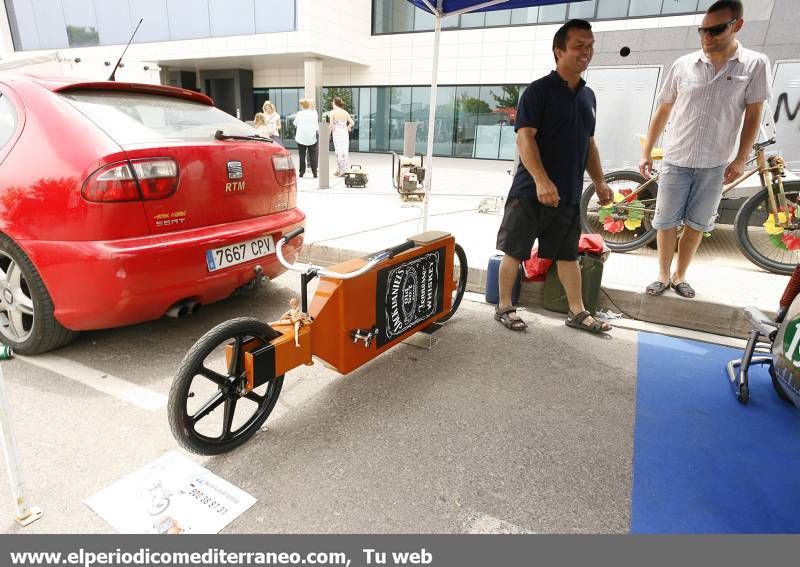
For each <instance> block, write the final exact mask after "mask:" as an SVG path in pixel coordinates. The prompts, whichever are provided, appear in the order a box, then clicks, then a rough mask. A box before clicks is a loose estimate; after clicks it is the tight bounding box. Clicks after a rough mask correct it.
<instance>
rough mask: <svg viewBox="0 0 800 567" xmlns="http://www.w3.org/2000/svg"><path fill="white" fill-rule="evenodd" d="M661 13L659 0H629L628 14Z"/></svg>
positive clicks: (645, 14)
mask: <svg viewBox="0 0 800 567" xmlns="http://www.w3.org/2000/svg"><path fill="white" fill-rule="evenodd" d="M660 13H661V0H631V8H630V10H629V11H628V15H629V16H653V15H656V14H660Z"/></svg>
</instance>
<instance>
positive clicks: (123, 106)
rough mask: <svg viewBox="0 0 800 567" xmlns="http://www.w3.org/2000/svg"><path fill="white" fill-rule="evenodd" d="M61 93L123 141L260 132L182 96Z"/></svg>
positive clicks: (125, 143) (168, 139) (123, 93)
mask: <svg viewBox="0 0 800 567" xmlns="http://www.w3.org/2000/svg"><path fill="white" fill-rule="evenodd" d="M61 95H62V96H63V97H64V98H66V99H67V100H69V101H70V102H71V103H72V104H74V105H75V106H76V107H77V108H78V110H80V111H81V112H82V113H83V114H85V115H86V116H87V117H88V118H89V119H90V120H91V121H92V122H94V123H95V124H97V126H99V127H100V128H101V129H102V130H104V131H105V132H106V133H107V134H108V135H109V136H111V137H112V138H113V139H114V140H115V141H116V142H117V143H119V144H120V145H127V144H141V143H158V142H166V141H183V140H211V139H213V138H214V133H215V132H216V131H217V130H222V131H223V132H225V134H232V135H237V136H251V135H253V134H255V133H256V131H255V129H253V127H251V126H249V125H247V124H245V123H244V122H242V121H240V120H238V119H236V118H234V117H233V116H231V115H230V114H228V113H226V112H223V111H222V110H220V109H218V108H216V107H213V106H208V105H205V104H202V103H199V102H193V101H189V100H182V99H179V98H172V97H168V96H161V95H153V94H145V93H128V92H117V91H75V92H66V93H61Z"/></svg>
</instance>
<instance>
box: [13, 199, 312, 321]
mask: <svg viewBox="0 0 800 567" xmlns="http://www.w3.org/2000/svg"><path fill="white" fill-rule="evenodd" d="M304 220H305V215H304V214H303V213H302V211H300V209H297V208H295V209H291V210H288V211H285V212H283V213H279V214H274V215H269V216H268V217H260V218H257V219H249V220H246V221H240V222H237V223H227V224H224V225H218V226H211V227H204V228H201V229H193V230H187V231H181V232H174V233H168V234H161V235H153V236H146V237H140V238H128V239H122V240H113V241H89V242H87V241H82V242H68V241H57V242H56V241H41V240H40V241H31V240H28V241H23V242H21V243H20V244H21V245H22V247H23V248H24V249H25V251H26V253H27V254H28V255H29V256H30V258H31V260H33V262H34V264H35V265H36V266H37V269H39V273H40V275H41V277H42V279H43V280H44V283H45V285H46V286H47V289H48V291H49V292H50V295H51V297H52V299H53V304H54V305H55V317H56V319H57V320H58V321H59V323H61V324H62V325H63V326H64V327H66V328H68V329H72V330H76V331H78V330H89V329H103V328H109V327H118V326H121V325H129V324H132V323H140V322H142V321H148V320H151V319H157V318H159V317H161V316H162V315H164V314H165V313H166V311H167V310H168V309H169V308H170V307H171V306H172V305H174V304H175V303H176V302H178V301H180V300H183V299H192V300H194V301H198V302H199V303H201V304H206V303H212V302H214V301H218V300H220V299H224V298H226V297H228V296H229V295H230V294H231V293H233V292H234V290H236V289H237V288H238V287H240V286H242V285H245V284H246V283H248V282H250V281H251V280H252V279H253V278H254V277H255V275H256V273H255V266H257V265H259V266H261V267H262V269H263V275H265V276H267V277H270V278H273V277H275V276H277V275H279V274H281V273H283V272H284V271H285V268H284V267H283V266H282V265H281V264H280V263H279V262H278V259H277V257H276V256H275V254H274V252H273V253H272V254H269V255H268V256H264V257H261V258H257V259H255V260H251V261H248V262H246V263H243V264H239V265H236V266H231V267H229V268H225V269H222V270H219V271H215V272H209V271H208V268H207V266H206V260H205V257H206V251H207V250H210V249H213V248H219V247H221V246H227V245H229V244H234V243H237V242H244V241H247V240H250V239H252V238H257V237H259V236H264V235H267V234H271V235H272V237H273V240H274V242H275V243H276V244H277V242H278V239H279V238H280V237H281V236H282V235H283V234H285V233H286V232H288V231H290V230H292V229H294V228H296V227H298V226H302V225H303V224H304ZM302 240H303V239H302V237H298V238H296V239H294V240H292V242H291V244H290V245H287V246H286V248H285V249H284V253H285V255H286V256H287V257H288V258H290V259H291V258H292V257H293V256H294V255H295V254H296V253H297V251H298V249H299V247H300V246H302Z"/></svg>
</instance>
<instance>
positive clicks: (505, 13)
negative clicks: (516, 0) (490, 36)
mask: <svg viewBox="0 0 800 567" xmlns="http://www.w3.org/2000/svg"><path fill="white" fill-rule="evenodd" d="M510 23H511V10H492V11H491V12H486V25H487V26H507V25H508V24H510Z"/></svg>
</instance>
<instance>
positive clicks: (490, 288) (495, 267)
mask: <svg viewBox="0 0 800 567" xmlns="http://www.w3.org/2000/svg"><path fill="white" fill-rule="evenodd" d="M502 258H503V255H502V254H495V255H494V256H492V257H491V258H489V265H488V266H487V267H486V292H485V296H486V303H494V304H497V302H498V301H500V289H499V287H498V273H499V271H500V260H501V259H502ZM521 280H522V266H520V267H519V270H518V271H517V280H516V281H515V282H514V289H513V290H511V302H512V303H513V304H514V305H516V304H517V302H518V301H519V288H520V283H521Z"/></svg>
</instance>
